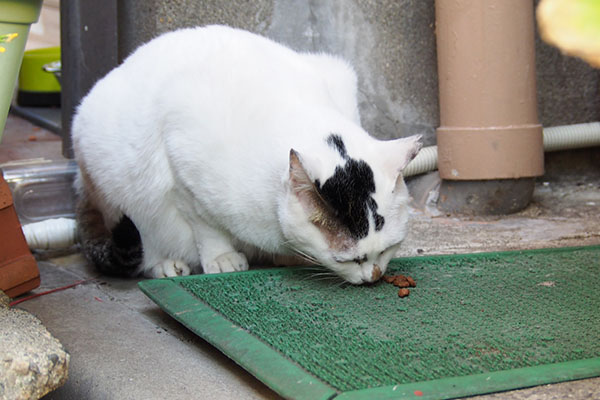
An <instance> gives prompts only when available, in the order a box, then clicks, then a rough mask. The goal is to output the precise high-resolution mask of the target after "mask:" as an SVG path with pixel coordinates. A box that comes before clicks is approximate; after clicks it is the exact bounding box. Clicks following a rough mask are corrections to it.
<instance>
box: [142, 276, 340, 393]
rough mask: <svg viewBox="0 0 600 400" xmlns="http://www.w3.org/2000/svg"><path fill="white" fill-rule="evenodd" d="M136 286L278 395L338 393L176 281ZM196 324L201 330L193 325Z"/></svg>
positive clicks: (159, 281) (161, 280)
mask: <svg viewBox="0 0 600 400" xmlns="http://www.w3.org/2000/svg"><path fill="white" fill-rule="evenodd" d="M138 286H139V288H140V289H141V290H142V292H144V294H146V295H147V296H148V297H149V298H150V299H151V300H152V301H154V302H155V303H156V304H158V305H160V306H161V308H163V309H164V310H165V311H166V312H167V313H168V314H169V315H171V316H172V317H173V318H175V319H176V320H177V321H179V322H180V323H182V324H183V325H185V326H186V327H187V328H188V329H190V330H191V331H193V332H194V333H195V334H197V335H198V336H200V337H202V338H203V339H204V340H206V341H207V342H209V343H210V344H211V345H213V346H215V347H216V348H217V349H219V350H220V351H221V352H223V353H224V354H225V355H227V356H228V357H229V358H230V359H232V360H233V361H234V362H236V363H237V364H239V365H240V366H241V367H242V368H244V369H245V370H246V371H248V372H250V373H251V374H252V375H254V376H255V377H256V378H257V379H259V380H260V381H261V382H263V383H264V384H266V385H267V386H268V387H270V388H271V389H273V390H274V391H275V392H277V393H279V394H280V395H282V396H284V397H286V398H294V399H331V398H333V397H335V395H336V394H338V392H337V391H336V390H335V389H334V388H332V387H331V386H329V385H327V384H326V383H324V382H322V381H320V380H319V379H318V378H316V377H315V376H314V375H311V374H310V373H308V372H306V371H305V370H304V369H303V368H302V367H300V366H299V365H297V364H296V363H294V362H293V361H291V360H289V359H287V358H286V357H284V356H283V355H282V354H281V353H279V352H277V351H276V350H274V349H272V348H271V347H269V346H268V345H266V344H265V343H263V342H262V341H260V340H259V339H258V338H256V337H255V336H253V335H251V334H250V333H248V332H247V331H245V330H243V329H242V328H240V327H238V326H236V325H233V323H232V322H231V321H229V320H228V319H226V318H225V317H223V316H222V315H221V314H219V313H217V312H216V311H215V310H213V309H212V308H211V307H210V306H208V305H207V304H205V303H203V302H202V301H200V300H198V299H197V298H196V297H194V296H192V295H191V294H190V293H188V292H187V291H186V290H185V289H184V288H183V287H181V286H180V285H179V284H177V283H176V281H174V280H171V279H157V280H147V281H141V282H139V283H138ZM162 299H168V300H166V301H162ZM197 326H201V327H202V330H199V329H196V328H195V327H197Z"/></svg>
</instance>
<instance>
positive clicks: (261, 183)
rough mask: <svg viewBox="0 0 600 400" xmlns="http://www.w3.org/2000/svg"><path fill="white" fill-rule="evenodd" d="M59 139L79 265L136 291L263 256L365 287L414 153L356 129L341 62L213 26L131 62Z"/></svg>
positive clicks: (168, 38)
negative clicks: (73, 196)
mask: <svg viewBox="0 0 600 400" xmlns="http://www.w3.org/2000/svg"><path fill="white" fill-rule="evenodd" d="M72 135H73V146H74V151H75V156H76V159H77V162H78V164H79V167H80V172H79V174H78V177H77V179H76V184H75V185H76V188H77V190H78V193H79V196H80V200H79V204H78V219H79V231H80V232H79V233H80V236H81V241H82V248H83V251H84V253H85V254H86V256H87V257H88V258H89V259H90V260H91V261H92V262H93V263H95V264H96V265H97V266H98V267H99V268H100V269H101V270H103V271H105V272H112V273H117V274H138V273H144V274H145V275H146V276H149V277H164V276H174V275H187V274H190V273H193V272H201V270H203V271H204V272H205V273H215V272H227V271H239V270H246V269H247V268H248V261H247V259H250V260H251V261H253V260H262V261H261V262H264V255H265V254H267V255H272V256H286V255H288V256H289V255H301V256H302V257H304V258H307V259H309V260H311V261H314V262H315V263H318V264H322V265H324V266H325V267H327V268H329V269H330V270H331V271H333V272H335V273H336V274H337V275H339V276H340V277H342V278H343V279H345V280H347V281H348V282H351V283H354V284H360V283H364V282H373V281H376V280H377V279H379V277H380V276H381V275H382V274H383V273H384V272H385V269H386V266H387V264H388V262H389V260H390V258H391V257H392V256H393V255H394V253H395V252H396V250H397V249H398V246H399V243H400V242H401V241H402V240H403V238H404V236H405V234H406V223H407V218H408V210H407V202H408V192H407V189H406V186H405V184H404V181H403V178H402V174H401V171H402V169H403V168H404V167H405V166H406V165H407V164H408V162H409V161H410V160H411V159H412V158H413V157H414V156H415V155H416V154H417V152H418V151H419V149H420V147H421V144H420V142H419V137H418V136H411V137H409V138H404V139H398V140H394V141H378V140H376V139H374V138H372V137H371V136H369V135H368V134H367V133H366V132H365V131H364V130H363V129H362V128H361V127H360V121H359V115H358V108H357V103H356V76H355V74H354V72H353V70H352V69H351V68H350V67H349V66H348V65H347V64H346V63H345V62H343V61H341V60H340V59H338V58H336V57H333V56H330V55H325V54H301V53H297V52H294V51H292V50H290V49H288V48H286V47H284V46H282V45H279V44H277V43H275V42H273V41H271V40H268V39H266V38H263V37H261V36H257V35H254V34H251V33H249V32H245V31H242V30H237V29H232V28H228V27H224V26H208V27H202V28H195V29H184V30H179V31H176V32H171V33H167V34H165V35H162V36H160V37H158V38H156V39H154V40H152V41H151V42H149V43H147V44H145V45H143V46H141V47H140V48H139V49H138V50H137V51H136V52H135V53H133V54H132V55H131V56H130V57H129V58H127V59H126V60H125V62H124V63H123V64H122V65H121V66H119V67H118V68H116V69H114V70H113V71H112V72H110V73H109V74H108V75H107V76H106V77H104V78H103V79H101V80H100V81H99V82H98V83H97V84H96V85H95V86H94V88H93V89H92V90H91V91H90V93H89V94H88V95H87V96H86V97H85V98H84V100H83V101H82V103H81V105H80V106H79V108H78V109H77V113H76V116H75V118H74V121H73V130H72ZM138 232H139V234H138ZM140 242H141V247H140ZM275 262H276V263H278V262H280V260H278V259H277V258H275ZM294 262H296V263H297V259H296V260H295V261H294ZM288 263H289V262H288ZM200 268H201V269H200Z"/></svg>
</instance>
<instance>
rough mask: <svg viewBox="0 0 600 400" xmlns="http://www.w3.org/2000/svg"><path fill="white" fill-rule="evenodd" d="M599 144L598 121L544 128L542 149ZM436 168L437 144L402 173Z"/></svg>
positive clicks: (421, 171)
mask: <svg viewBox="0 0 600 400" xmlns="http://www.w3.org/2000/svg"><path fill="white" fill-rule="evenodd" d="M594 146H600V122H588V123H585V124H575V125H563V126H555V127H551V128H544V151H547V152H550V151H558V150H572V149H579V148H584V147H594ZM436 168H437V146H429V147H425V148H423V149H421V151H420V152H419V154H417V156H416V157H415V158H414V159H413V160H412V161H411V162H410V163H409V164H408V165H407V166H406V168H405V169H404V171H403V175H404V176H405V177H406V176H413V175H418V174H423V173H425V172H430V171H434V170H435V169H436Z"/></svg>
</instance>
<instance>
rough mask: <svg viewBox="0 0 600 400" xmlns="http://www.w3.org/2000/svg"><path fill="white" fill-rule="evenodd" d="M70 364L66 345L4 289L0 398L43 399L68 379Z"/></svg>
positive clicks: (0, 321)
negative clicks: (12, 304) (10, 301)
mask: <svg viewBox="0 0 600 400" xmlns="http://www.w3.org/2000/svg"><path fill="white" fill-rule="evenodd" d="M68 366H69V354H68V353H67V352H66V351H65V349H64V348H63V346H62V344H61V343H60V342H59V341H58V340H57V339H56V338H54V337H53V336H52V335H51V334H50V332H48V330H47V329H46V328H45V327H44V325H42V323H41V322H40V320H39V319H37V318H36V317H35V316H33V315H31V314H30V313H28V312H27V311H24V310H19V309H15V308H9V307H8V297H7V296H6V295H5V294H4V293H3V292H2V291H0V399H2V400H5V399H6V400H12V399H39V398H40V397H42V396H44V395H45V394H47V393H49V392H51V391H52V390H54V389H56V388H58V387H60V386H62V385H63V384H64V383H65V382H66V380H67V376H68Z"/></svg>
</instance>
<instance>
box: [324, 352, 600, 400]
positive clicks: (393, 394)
mask: <svg viewBox="0 0 600 400" xmlns="http://www.w3.org/2000/svg"><path fill="white" fill-rule="evenodd" d="M597 376H600V358H591V359H586V360H576V361H567V362H562V363H556V364H544V365H538V366H535V367H525V368H518V369H513V370H507V371H497V372H490V373H487V374H477V375H469V376H460V377H453V378H444V379H438V380H432V381H424V382H417V383H407V384H402V385H393V386H385V387H379V388H371V389H361V390H355V391H350V392H344V393H342V394H340V395H339V396H337V397H335V400H361V399H362V400H367V399H373V398H376V399H380V400H385V399H423V400H424V399H452V398H457V397H465V396H474V395H482V394H487V393H496V392H504V391H509V390H519V389H524V388H528V387H533V386H539V385H546V384H551V383H559V382H566V381H573V380H578V379H585V378H593V377H597ZM482 386H483V387H485V389H483V390H482Z"/></svg>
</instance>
